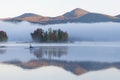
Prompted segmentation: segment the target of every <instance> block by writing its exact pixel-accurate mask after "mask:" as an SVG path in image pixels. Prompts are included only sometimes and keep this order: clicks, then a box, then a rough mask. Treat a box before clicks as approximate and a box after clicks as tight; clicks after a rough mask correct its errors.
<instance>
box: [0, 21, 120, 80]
mask: <svg viewBox="0 0 120 80" xmlns="http://www.w3.org/2000/svg"><path fill="white" fill-rule="evenodd" d="M0 24H1V25H0V30H3V31H5V32H6V33H7V35H8V38H9V39H8V42H5V43H0V79H1V80H33V79H35V80H118V79H120V37H119V36H120V35H119V34H120V27H119V26H120V23H113V22H109V23H91V24H86V23H67V24H55V25H37V24H31V23H28V22H21V23H9V22H2V21H0ZM37 28H42V29H43V30H47V29H48V28H52V29H59V28H60V29H62V30H63V31H67V32H68V34H69V41H68V42H67V43H31V45H32V46H33V48H29V46H30V42H31V41H32V38H31V36H30V33H31V32H33V31H34V30H35V29H37Z"/></svg>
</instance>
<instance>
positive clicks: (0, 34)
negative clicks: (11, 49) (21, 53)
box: [0, 31, 8, 42]
mask: <svg viewBox="0 0 120 80" xmlns="http://www.w3.org/2000/svg"><path fill="white" fill-rule="evenodd" d="M7 40H8V36H7V34H6V32H4V31H0V42H4V41H7Z"/></svg>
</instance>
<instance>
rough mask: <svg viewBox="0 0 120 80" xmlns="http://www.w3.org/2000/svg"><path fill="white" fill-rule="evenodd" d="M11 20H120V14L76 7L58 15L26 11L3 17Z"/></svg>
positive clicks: (54, 21) (93, 21)
mask: <svg viewBox="0 0 120 80" xmlns="http://www.w3.org/2000/svg"><path fill="white" fill-rule="evenodd" d="M3 20H4V21H10V22H21V21H28V22H31V23H38V24H59V23H68V22H72V23H75V22H81V23H95V22H120V15H118V16H110V15H106V14H100V13H92V12H89V11H86V10H83V9H80V8H76V9H74V10H72V11H70V12H67V13H65V14H63V15H60V16H57V17H45V16H41V15H37V14H33V13H24V14H22V15H20V16H17V17H13V18H7V19H3Z"/></svg>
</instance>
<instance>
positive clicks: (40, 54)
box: [30, 46, 68, 60]
mask: <svg viewBox="0 0 120 80" xmlns="http://www.w3.org/2000/svg"><path fill="white" fill-rule="evenodd" d="M67 52H68V47H67V46H40V47H38V48H33V49H30V53H32V54H34V55H35V56H36V57H37V58H38V59H43V58H47V59H50V60H51V59H52V58H60V57H62V56H64V55H67Z"/></svg>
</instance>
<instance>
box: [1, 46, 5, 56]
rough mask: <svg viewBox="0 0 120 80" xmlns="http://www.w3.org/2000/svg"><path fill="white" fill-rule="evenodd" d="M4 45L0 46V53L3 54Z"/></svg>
mask: <svg viewBox="0 0 120 80" xmlns="http://www.w3.org/2000/svg"><path fill="white" fill-rule="evenodd" d="M5 48H6V47H5V46H0V54H4V53H5V52H6V49H5Z"/></svg>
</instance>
